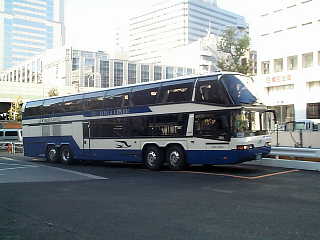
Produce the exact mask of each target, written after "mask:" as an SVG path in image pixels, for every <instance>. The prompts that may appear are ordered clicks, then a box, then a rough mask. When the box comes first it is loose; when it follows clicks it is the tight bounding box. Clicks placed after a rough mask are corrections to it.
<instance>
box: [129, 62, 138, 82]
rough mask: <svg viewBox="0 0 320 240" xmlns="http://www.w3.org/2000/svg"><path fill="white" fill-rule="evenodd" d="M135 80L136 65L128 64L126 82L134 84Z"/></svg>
mask: <svg viewBox="0 0 320 240" xmlns="http://www.w3.org/2000/svg"><path fill="white" fill-rule="evenodd" d="M136 82H137V65H136V64H131V63H129V64H128V84H135V83H136Z"/></svg>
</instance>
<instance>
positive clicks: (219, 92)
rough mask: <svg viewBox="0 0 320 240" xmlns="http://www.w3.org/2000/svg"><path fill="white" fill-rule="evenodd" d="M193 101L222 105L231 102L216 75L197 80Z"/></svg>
mask: <svg viewBox="0 0 320 240" xmlns="http://www.w3.org/2000/svg"><path fill="white" fill-rule="evenodd" d="M195 101H196V102H204V103H213V104H223V105H227V104H230V103H231V101H230V99H229V97H228V95H227V92H226V90H225V89H224V87H223V85H222V84H221V82H220V81H218V80H217V77H214V78H212V77H210V78H203V79H199V80H198V82H197V86H196V97H195Z"/></svg>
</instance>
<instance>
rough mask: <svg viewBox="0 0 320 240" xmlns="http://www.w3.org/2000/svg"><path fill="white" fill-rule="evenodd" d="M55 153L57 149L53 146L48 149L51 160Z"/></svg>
mask: <svg viewBox="0 0 320 240" xmlns="http://www.w3.org/2000/svg"><path fill="white" fill-rule="evenodd" d="M56 154H57V151H56V150H55V149H54V148H52V149H50V151H49V158H50V160H51V161H52V160H54V158H55V156H56Z"/></svg>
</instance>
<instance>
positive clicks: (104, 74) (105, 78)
mask: <svg viewBox="0 0 320 240" xmlns="http://www.w3.org/2000/svg"><path fill="white" fill-rule="evenodd" d="M100 75H101V87H102V88H108V87H109V61H100Z"/></svg>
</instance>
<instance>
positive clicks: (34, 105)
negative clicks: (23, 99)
mask: <svg viewBox="0 0 320 240" xmlns="http://www.w3.org/2000/svg"><path fill="white" fill-rule="evenodd" d="M42 103H43V100H40V101H35V102H29V103H27V105H26V108H25V111H24V113H23V118H26V117H33V116H40V115H41V112H42Z"/></svg>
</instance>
